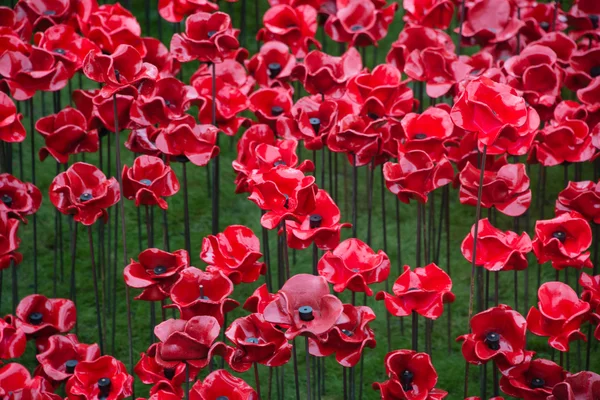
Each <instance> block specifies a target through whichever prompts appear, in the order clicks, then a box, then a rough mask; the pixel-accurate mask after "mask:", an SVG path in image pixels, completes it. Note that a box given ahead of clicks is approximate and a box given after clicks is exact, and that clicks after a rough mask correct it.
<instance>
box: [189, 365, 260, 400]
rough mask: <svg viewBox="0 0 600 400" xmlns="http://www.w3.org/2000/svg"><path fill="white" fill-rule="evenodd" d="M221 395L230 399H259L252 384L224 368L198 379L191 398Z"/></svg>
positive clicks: (204, 399)
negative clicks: (201, 379)
mask: <svg viewBox="0 0 600 400" xmlns="http://www.w3.org/2000/svg"><path fill="white" fill-rule="evenodd" d="M223 395H225V396H223ZM219 397H226V398H228V399H229V400H257V399H258V395H257V394H256V392H255V391H254V389H252V387H251V386H250V385H248V384H247V383H246V382H244V380H242V379H241V378H236V377H235V376H233V375H231V374H230V373H229V372H227V371H225V370H224V369H218V370H216V371H213V372H211V373H210V374H209V375H208V376H207V377H206V378H204V380H203V381H197V382H196V383H195V384H194V386H193V387H192V389H191V391H190V400H211V399H218V398H219Z"/></svg>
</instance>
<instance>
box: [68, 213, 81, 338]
mask: <svg viewBox="0 0 600 400" xmlns="http://www.w3.org/2000/svg"><path fill="white" fill-rule="evenodd" d="M69 224H70V225H69V226H71V227H72V228H71V290H70V294H69V298H70V299H71V300H72V301H73V304H75V309H77V282H76V279H75V262H76V261H77V255H76V252H77V226H78V224H77V223H76V222H75V221H73V220H72V219H71V220H70V222H69ZM78 326H79V325H78V323H77V320H75V332H76V333H77V332H78Z"/></svg>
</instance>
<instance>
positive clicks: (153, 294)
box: [123, 249, 190, 301]
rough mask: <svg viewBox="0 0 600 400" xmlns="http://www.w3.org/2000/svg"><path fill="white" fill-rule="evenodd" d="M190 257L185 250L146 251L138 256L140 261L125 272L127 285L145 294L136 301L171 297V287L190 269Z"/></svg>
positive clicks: (124, 276)
mask: <svg viewBox="0 0 600 400" xmlns="http://www.w3.org/2000/svg"><path fill="white" fill-rule="evenodd" d="M189 265H190V256H189V255H188V253H187V251H185V250H175V251H174V252H173V253H169V252H166V251H163V250H159V249H146V250H144V251H142V252H141V253H140V255H139V256H138V261H137V262H136V261H133V260H131V263H130V264H129V265H127V266H126V267H125V269H124V270H123V278H124V279H125V284H126V285H127V286H129V287H133V288H136V289H143V292H142V293H141V294H140V295H139V296H137V297H136V300H146V301H160V300H164V299H166V298H167V297H169V294H170V291H171V287H172V286H173V284H174V283H175V282H176V281H177V279H178V278H179V273H180V272H181V271H182V270H184V269H186V268H187V267H189Z"/></svg>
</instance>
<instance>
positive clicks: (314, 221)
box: [308, 214, 323, 229]
mask: <svg viewBox="0 0 600 400" xmlns="http://www.w3.org/2000/svg"><path fill="white" fill-rule="evenodd" d="M308 220H309V223H310V228H311V229H315V228H318V227H320V226H321V223H322V222H323V217H321V216H320V215H319V214H312V215H311V216H310V217H308Z"/></svg>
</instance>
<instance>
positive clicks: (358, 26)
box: [350, 24, 365, 32]
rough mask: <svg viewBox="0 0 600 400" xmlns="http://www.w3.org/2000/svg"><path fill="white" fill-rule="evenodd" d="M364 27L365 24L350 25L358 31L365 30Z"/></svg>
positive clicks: (354, 30) (353, 30) (351, 28)
mask: <svg viewBox="0 0 600 400" xmlns="http://www.w3.org/2000/svg"><path fill="white" fill-rule="evenodd" d="M364 28H365V27H364V26H362V25H358V24H356V25H352V26H351V27H350V30H351V31H352V32H358V31H360V30H363V29H364Z"/></svg>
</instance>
